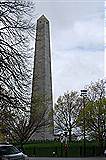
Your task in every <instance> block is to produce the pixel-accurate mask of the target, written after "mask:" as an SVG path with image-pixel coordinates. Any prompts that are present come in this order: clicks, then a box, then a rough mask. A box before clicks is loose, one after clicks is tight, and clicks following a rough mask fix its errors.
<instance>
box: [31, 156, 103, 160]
mask: <svg viewBox="0 0 106 160" xmlns="http://www.w3.org/2000/svg"><path fill="white" fill-rule="evenodd" d="M29 160H106V158H105V157H89V158H54V157H50V158H49V157H47V158H46V157H44V158H43V157H42V158H41V157H40V158H39V157H30V158H29Z"/></svg>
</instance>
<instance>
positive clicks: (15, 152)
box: [0, 144, 28, 160]
mask: <svg viewBox="0 0 106 160" xmlns="http://www.w3.org/2000/svg"><path fill="white" fill-rule="evenodd" d="M0 160H28V157H27V155H25V154H23V153H22V152H21V151H20V150H19V149H17V148H16V147H15V146H13V145H11V144H0Z"/></svg>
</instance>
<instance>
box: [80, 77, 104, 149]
mask: <svg viewBox="0 0 106 160" xmlns="http://www.w3.org/2000/svg"><path fill="white" fill-rule="evenodd" d="M105 86H106V80H100V81H98V82H96V83H91V85H90V86H88V87H87V91H88V92H87V93H88V94H87V101H86V103H85V108H83V109H82V110H81V112H80V114H79V117H78V119H79V120H78V123H79V124H80V128H82V130H83V123H82V122H83V112H85V127H86V136H87V137H88V138H89V139H94V140H96V142H98V144H99V146H100V147H101V149H102V148H103V144H104V143H105V140H106V91H105Z"/></svg>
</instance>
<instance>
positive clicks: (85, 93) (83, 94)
mask: <svg viewBox="0 0 106 160" xmlns="http://www.w3.org/2000/svg"><path fill="white" fill-rule="evenodd" d="M81 96H82V97H83V107H84V108H83V127H84V133H83V134H84V135H83V136H84V157H85V156H86V130H85V97H86V96H87V90H86V89H84V90H81Z"/></svg>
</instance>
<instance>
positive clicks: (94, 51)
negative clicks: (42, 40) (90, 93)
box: [35, 0, 104, 101]
mask: <svg viewBox="0 0 106 160" xmlns="http://www.w3.org/2000/svg"><path fill="white" fill-rule="evenodd" d="M35 3H36V9H35V10H36V13H37V16H36V17H37V18H39V16H41V15H42V14H44V15H45V16H46V17H47V18H48V19H49V21H50V31H51V53H52V73H53V75H52V77H53V96H54V101H56V99H57V98H58V96H60V95H63V94H64V92H66V91H70V90H78V91H80V89H83V88H84V86H85V85H87V84H90V82H91V81H97V80H98V79H101V78H103V77H104V0H39V1H36V0H35Z"/></svg>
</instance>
